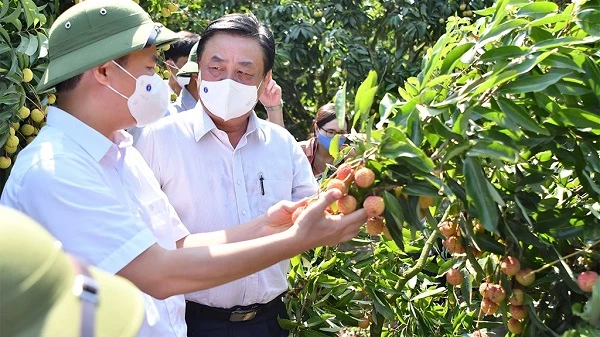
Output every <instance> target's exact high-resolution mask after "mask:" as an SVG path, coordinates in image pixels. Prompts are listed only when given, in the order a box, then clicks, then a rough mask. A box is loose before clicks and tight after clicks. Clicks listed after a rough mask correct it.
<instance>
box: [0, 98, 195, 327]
mask: <svg viewBox="0 0 600 337" xmlns="http://www.w3.org/2000/svg"><path fill="white" fill-rule="evenodd" d="M131 144H132V140H131V136H130V135H129V134H128V133H126V132H124V131H119V132H116V133H115V134H114V136H113V140H112V141H111V140H109V139H107V138H106V137H104V136H103V135H102V134H100V133H98V132H97V131H96V130H94V129H92V128H91V127H89V126H88V125H86V124H84V123H83V122H81V121H80V120H78V119H77V118H75V117H73V116H72V115H70V114H68V113H66V112H65V111H63V110H60V109H58V108H54V107H51V108H50V110H49V112H48V120H47V125H46V126H45V127H44V128H42V130H41V131H40V133H39V135H38V136H37V137H36V139H35V140H34V141H33V142H32V143H31V144H29V145H28V146H27V147H26V148H25V149H23V151H21V152H20V153H19V157H18V159H17V161H16V163H15V166H14V167H13V169H12V172H11V174H10V177H9V179H8V181H7V183H6V186H5V187H4V191H3V193H2V196H1V198H0V203H1V204H3V205H6V206H8V207H12V208H15V209H17V210H19V211H21V212H24V213H25V214H27V215H29V216H30V217H32V218H33V219H35V220H36V221H37V222H38V223H40V224H41V225H42V226H44V227H45V228H46V229H47V230H48V231H49V232H50V233H51V234H52V235H53V236H54V237H56V238H57V239H58V240H59V241H61V242H62V245H63V248H64V250H65V251H67V252H68V253H70V254H72V255H74V256H77V257H79V258H81V259H83V260H85V261H87V262H88V263H91V264H93V265H96V266H98V267H99V268H101V269H104V270H106V271H108V272H110V273H113V274H114V273H117V272H118V271H119V270H121V269H122V268H123V267H124V266H126V265H127V264H129V263H130V262H131V261H132V260H133V259H134V258H136V257H137V256H138V255H140V254H141V253H142V252H144V251H145V250H146V249H148V248H149V247H150V246H152V245H153V244H154V243H158V244H159V245H160V246H161V247H163V248H165V249H176V246H175V241H176V240H178V239H180V238H182V237H184V236H186V235H188V234H189V232H188V231H187V230H186V229H185V227H184V226H183V225H182V224H181V221H180V220H179V218H178V217H177V214H176V213H175V211H174V210H173V208H172V206H171V205H170V204H169V203H168V200H167V198H166V196H165V195H164V193H162V191H161V190H160V187H159V185H158V183H157V181H156V179H155V178H154V177H153V175H152V171H150V169H149V168H148V166H147V165H146V163H145V162H144V160H143V159H142V157H141V156H140V154H139V152H138V151H137V150H136V149H135V148H133V147H132V146H131ZM144 304H145V307H146V321H145V322H144V325H143V326H142V331H141V333H140V336H157V337H158V336H161V337H162V336H179V337H184V336H186V334H187V331H186V330H187V328H186V325H185V302H184V299H183V296H182V295H179V296H173V297H170V298H168V299H166V300H157V299H155V298H152V297H151V296H149V295H147V294H144Z"/></svg>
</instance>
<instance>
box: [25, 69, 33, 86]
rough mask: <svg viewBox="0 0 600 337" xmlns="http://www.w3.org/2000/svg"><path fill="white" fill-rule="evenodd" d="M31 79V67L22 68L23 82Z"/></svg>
mask: <svg viewBox="0 0 600 337" xmlns="http://www.w3.org/2000/svg"><path fill="white" fill-rule="evenodd" d="M32 79H33V71H31V69H29V68H25V69H23V82H25V83H27V82H31V80H32Z"/></svg>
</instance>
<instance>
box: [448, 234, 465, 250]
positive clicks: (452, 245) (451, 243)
mask: <svg viewBox="0 0 600 337" xmlns="http://www.w3.org/2000/svg"><path fill="white" fill-rule="evenodd" d="M444 246H445V247H446V248H448V250H449V251H450V253H452V254H464V253H465V247H463V245H462V243H461V242H460V239H459V238H457V237H456V236H451V237H449V238H447V239H446V240H444Z"/></svg>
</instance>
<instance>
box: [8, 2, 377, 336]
mask: <svg viewBox="0 0 600 337" xmlns="http://www.w3.org/2000/svg"><path fill="white" fill-rule="evenodd" d="M176 39H177V35H175V34H174V33H173V32H171V31H170V30H168V29H166V28H165V27H162V25H159V24H155V23H154V22H152V20H151V18H150V17H149V15H148V14H147V13H146V12H144V10H143V9H142V8H141V7H139V6H138V5H136V4H135V3H134V2H133V1H121V0H87V1H84V2H81V3H80V4H77V5H75V6H73V7H72V8H70V9H69V10H67V11H65V12H64V13H63V14H62V15H61V16H59V17H58V18H57V19H56V21H55V22H54V24H53V25H52V27H51V29H50V33H49V38H48V49H49V50H48V51H49V54H48V55H49V59H50V62H49V64H48V66H47V69H46V72H45V73H44V75H43V76H42V78H41V80H40V84H39V86H38V91H40V92H43V91H44V90H46V89H49V88H52V87H55V86H56V89H57V97H58V100H57V107H55V108H51V109H50V110H49V113H48V120H47V125H46V126H45V127H44V128H42V130H41V131H40V133H39V135H38V137H37V138H36V139H35V140H34V141H33V142H32V143H31V144H30V145H28V146H27V147H26V148H25V149H23V151H21V152H20V154H19V158H18V159H17V161H16V163H15V166H14V167H13V170H12V172H11V175H10V177H9V179H8V181H7V183H6V185H5V188H4V191H3V193H2V196H1V198H0V203H1V204H3V205H6V206H9V207H11V208H15V209H17V210H19V211H21V212H23V213H25V214H27V215H29V216H30V217H32V218H33V219H34V220H36V221H37V222H39V223H40V224H41V225H43V226H44V227H45V228H46V229H47V230H48V231H49V232H50V233H51V234H52V235H53V236H54V237H56V238H57V239H58V240H60V241H61V243H62V244H63V247H64V249H65V251H67V252H68V253H70V254H73V255H75V256H76V257H78V258H81V259H84V260H86V261H87V262H89V263H91V264H93V265H97V266H99V267H100V268H102V269H104V270H106V271H108V272H110V273H116V274H118V275H120V276H123V277H125V278H127V279H129V280H130V281H131V282H132V283H133V284H135V285H136V286H137V287H138V288H140V290H142V292H144V305H145V311H146V319H145V321H144V322H143V325H142V328H141V329H142V333H141V335H142V336H178V337H184V336H186V326H185V321H184V315H183V314H184V300H183V296H182V295H180V294H184V293H189V292H193V291H197V290H200V289H207V288H211V287H214V286H217V285H220V284H224V283H227V282H230V281H232V280H235V279H238V278H240V277H243V276H245V275H249V274H252V273H254V272H257V271H259V270H261V269H264V268H266V267H268V266H270V265H272V264H274V263H277V262H278V261H281V260H283V259H286V258H289V257H291V256H294V255H295V254H298V253H300V252H302V251H304V250H306V249H310V248H312V247H314V246H319V245H327V244H337V243H338V242H339V241H342V240H347V239H349V238H351V237H352V236H353V235H355V234H356V233H357V232H358V228H359V226H360V223H361V222H362V221H364V220H365V219H366V214H365V212H364V211H357V212H355V213H354V214H351V215H348V216H345V217H334V216H329V215H325V214H324V210H325V208H326V207H327V204H328V203H331V202H333V201H334V200H335V199H337V198H340V197H341V196H340V194H341V193H339V192H338V191H336V192H332V193H326V194H325V195H324V196H323V197H321V198H320V199H319V200H318V201H316V202H315V203H314V204H311V206H309V207H308V208H307V211H305V212H304V213H303V214H302V215H301V216H300V218H299V219H298V220H297V221H296V223H294V224H292V223H291V212H293V210H294V209H296V208H297V207H298V206H299V204H300V203H291V202H288V203H279V204H277V205H276V206H274V207H271V208H269V210H268V212H267V213H266V214H265V215H261V216H260V217H257V218H255V219H252V220H251V221H249V222H246V223H245V224H243V225H240V226H237V227H235V228H230V229H228V230H224V231H216V232H212V233H206V234H203V235H190V234H189V232H188V231H187V229H186V228H185V227H184V226H183V225H182V223H181V221H180V220H179V217H178V216H177V214H176V213H175V211H174V210H173V207H172V206H171V205H170V204H169V201H168V199H167V198H166V196H165V194H164V193H163V192H162V191H161V190H160V186H159V185H158V182H157V181H156V179H155V178H154V176H153V174H152V171H151V170H150V169H149V168H148V166H147V165H146V163H145V162H144V160H143V159H142V157H141V156H140V154H139V153H138V152H137V150H136V149H135V148H133V147H132V146H131V136H130V135H129V134H127V133H126V132H124V131H122V130H123V129H125V128H128V127H130V126H132V125H134V124H137V125H139V126H144V125H147V124H150V123H152V122H154V121H156V120H158V119H160V118H161V117H162V115H163V114H164V111H165V109H166V106H167V105H168V102H169V100H168V87H167V85H166V84H165V83H164V82H163V81H162V79H161V78H160V77H158V75H156V74H154V66H155V65H156V61H157V47H160V46H162V45H165V44H168V43H171V42H173V41H174V40H176ZM194 207H199V208H200V207H208V208H210V207H211V204H210V203H205V204H195V205H194Z"/></svg>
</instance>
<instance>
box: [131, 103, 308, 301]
mask: <svg viewBox="0 0 600 337" xmlns="http://www.w3.org/2000/svg"><path fill="white" fill-rule="evenodd" d="M136 147H137V148H138V150H140V153H141V154H142V156H143V157H144V159H146V161H147V162H148V164H149V165H150V168H151V169H152V171H154V174H155V176H156V177H157V179H158V181H159V183H160V186H161V187H162V189H163V191H164V192H165V193H166V194H167V196H168V197H169V201H170V202H171V204H172V205H173V207H175V210H176V211H177V213H178V214H179V216H180V218H181V220H182V221H183V223H184V225H185V226H186V227H187V228H188V229H189V230H190V232H191V233H199V232H210V231H216V230H222V229H227V228H231V227H235V226H237V225H239V224H242V223H245V222H247V221H249V220H251V219H253V218H255V217H257V216H259V215H261V214H263V213H265V212H266V211H267V209H268V208H269V207H270V206H272V205H273V204H275V203H277V202H278V201H281V200H300V199H302V198H304V197H307V196H311V195H313V194H314V193H316V192H317V188H318V187H317V183H316V180H315V178H314V176H313V174H312V171H311V169H310V164H309V163H308V160H307V159H306V156H305V155H304V152H302V150H301V149H300V146H299V145H298V143H297V142H296V140H295V139H294V137H292V135H291V134H290V133H289V132H288V131H287V130H285V129H284V128H282V127H280V126H278V125H275V124H273V123H270V122H267V121H263V120H261V119H259V118H258V117H256V115H255V114H254V113H251V114H250V120H249V123H248V128H247V131H246V133H245V134H244V135H243V136H242V138H241V140H240V141H239V143H238V145H237V147H236V148H235V149H234V148H233V147H232V146H231V143H230V142H229V138H228V136H227V133H225V132H224V131H221V130H219V129H217V128H216V126H215V124H214V123H213V121H212V119H211V118H210V117H209V116H208V115H207V114H206V113H205V112H204V111H203V109H202V105H201V104H198V105H197V106H196V108H195V109H194V110H190V111H185V112H182V113H179V114H177V115H172V116H169V117H166V118H163V119H162V120H160V121H159V122H157V123H155V124H153V125H151V126H149V127H147V128H145V129H144V131H143V133H142V135H141V136H140V138H139V140H138V142H137V144H136ZM190 268H202V266H190ZM288 269H289V261H287V260H285V261H282V262H280V263H279V264H276V265H273V266H271V267H269V268H267V269H265V270H262V271H260V272H258V273H256V274H253V275H250V276H247V277H245V278H242V279H240V280H236V281H233V282H230V283H227V284H225V285H222V286H218V287H215V288H212V289H208V290H205V291H199V292H195V293H192V294H187V295H186V299H188V300H192V301H194V302H197V303H202V304H205V305H209V306H213V307H220V308H230V307H233V306H236V305H249V304H254V303H266V302H269V301H270V300H272V299H274V298H275V297H276V296H277V295H279V294H281V293H282V292H284V291H285V290H287V288H288V285H287V280H286V275H287V272H288Z"/></svg>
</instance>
